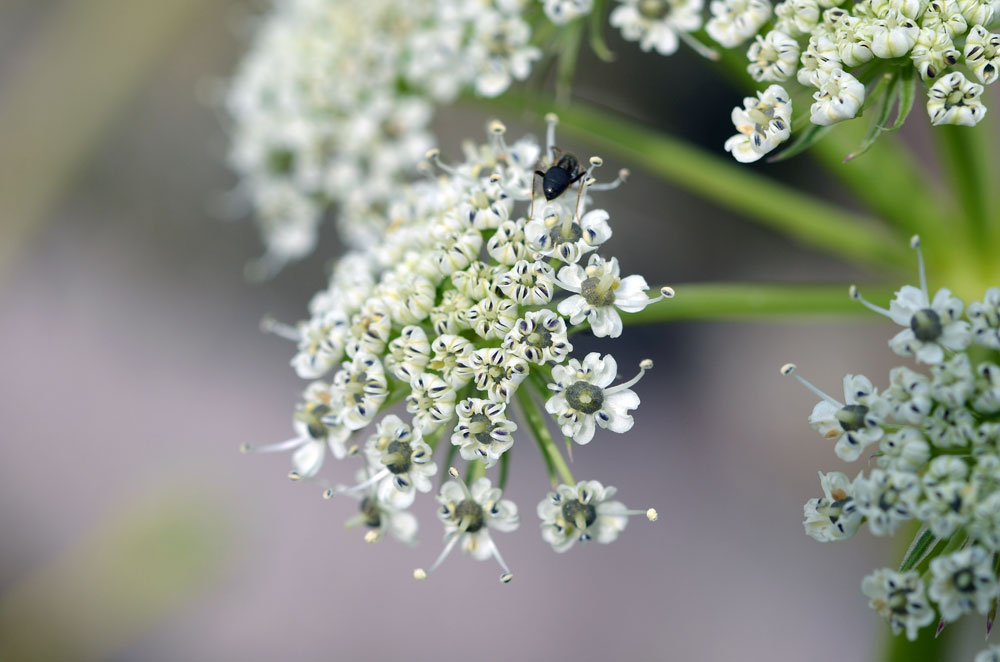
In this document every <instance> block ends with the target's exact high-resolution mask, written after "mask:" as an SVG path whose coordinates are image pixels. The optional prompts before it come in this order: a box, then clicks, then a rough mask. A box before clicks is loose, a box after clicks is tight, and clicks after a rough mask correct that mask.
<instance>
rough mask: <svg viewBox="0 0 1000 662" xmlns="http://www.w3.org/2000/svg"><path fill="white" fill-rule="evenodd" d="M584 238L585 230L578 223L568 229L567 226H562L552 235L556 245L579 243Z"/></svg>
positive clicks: (571, 224)
mask: <svg viewBox="0 0 1000 662" xmlns="http://www.w3.org/2000/svg"><path fill="white" fill-rule="evenodd" d="M582 236H583V228H581V227H580V226H579V225H577V224H576V223H570V224H569V227H568V228H567V227H566V225H565V224H560V225H559V227H558V229H557V230H556V231H555V232H553V233H552V240H553V241H554V242H555V243H556V244H565V243H572V242H576V241H579V240H580V237H582Z"/></svg>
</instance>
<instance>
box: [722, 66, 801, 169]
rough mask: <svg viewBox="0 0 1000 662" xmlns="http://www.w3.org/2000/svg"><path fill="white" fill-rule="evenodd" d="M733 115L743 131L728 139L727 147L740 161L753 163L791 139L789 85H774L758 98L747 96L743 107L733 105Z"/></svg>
mask: <svg viewBox="0 0 1000 662" xmlns="http://www.w3.org/2000/svg"><path fill="white" fill-rule="evenodd" d="M732 117H733V124H734V125H735V126H736V130H737V131H739V133H738V134H737V135H735V136H733V137H732V138H730V139H729V140H727V141H726V144H725V148H726V151H727V152H732V154H733V158H735V159H736V160H737V161H739V162H740V163H751V162H753V161H756V160H757V159H759V158H760V157H762V156H764V155H765V154H767V153H768V152H770V151H771V150H773V149H774V148H775V147H777V146H778V145H779V144H780V143H782V142H784V141H786V140H788V137H789V136H790V135H791V131H792V129H791V126H792V100H791V98H790V97H789V96H788V93H787V92H786V91H785V88H783V87H781V86H780V85H772V86H770V87H769V88H767V89H766V90H764V91H763V92H758V93H757V97H756V98H754V97H746V98H745V99H744V100H743V108H739V107H736V108H733V114H732Z"/></svg>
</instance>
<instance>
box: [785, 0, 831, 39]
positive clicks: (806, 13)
mask: <svg viewBox="0 0 1000 662" xmlns="http://www.w3.org/2000/svg"><path fill="white" fill-rule="evenodd" d="M774 15H775V17H776V18H775V22H774V29H775V30H779V31H781V32H784V33H785V34H787V35H791V36H792V37H801V36H803V35H807V34H811V33H812V31H813V28H815V27H816V26H817V25H818V24H819V19H820V11H819V3H817V2H816V0H785V1H784V2H781V3H779V4H777V5H775V6H774Z"/></svg>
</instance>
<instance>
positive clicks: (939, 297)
mask: <svg viewBox="0 0 1000 662" xmlns="http://www.w3.org/2000/svg"><path fill="white" fill-rule="evenodd" d="M938 82H939V83H940V82H942V81H938ZM936 85H937V83H935V86H936ZM962 308H963V304H962V300H961V299H959V298H958V297H953V296H952V295H951V291H950V290H947V289H941V290H938V292H937V294H935V295H934V300H933V301H928V298H927V295H926V293H924V292H923V291H921V290H919V289H917V288H916V287H913V286H911V285H904V286H903V287H902V288H901V289H900V290H899V292H897V293H896V297H895V298H894V299H893V300H892V302H891V303H890V304H889V314H890V316H891V318H892V320H893V321H894V322H895V323H896V324H899V325H901V326H906V327H909V328H907V329H904V330H903V331H900V332H899V333H898V334H896V335H895V336H894V337H893V338H892V340H890V341H889V347H890V348H891V349H892V350H893V351H894V352H896V353H897V354H899V355H901V356H915V357H916V359H917V361H918V362H921V363H929V364H934V363H940V362H941V361H943V360H944V356H945V354H944V351H945V350H946V349H948V350H952V351H957V350H962V349H965V348H966V347H968V346H969V344H970V343H971V342H972V333H971V330H970V327H969V323H968V322H966V321H964V320H960V319H959V318H960V317H961V315H962Z"/></svg>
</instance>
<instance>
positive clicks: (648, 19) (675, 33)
mask: <svg viewBox="0 0 1000 662" xmlns="http://www.w3.org/2000/svg"><path fill="white" fill-rule="evenodd" d="M618 1H619V2H620V3H621V4H620V5H618V6H617V7H615V8H614V10H613V11H612V12H611V16H610V18H609V21H610V23H611V25H612V26H613V27H616V28H618V29H619V30H621V32H622V37H624V38H625V40H626V41H638V42H639V48H641V49H642V50H644V51H649V50H654V49H655V50H656V52H657V53H660V54H661V55H671V54H673V53H674V52H676V51H677V46H678V45H679V43H680V42H679V39H685V38H686V36H687V34H688V33H691V32H694V31H696V30H697V29H698V28H700V27H701V22H702V19H701V9H702V0H618ZM685 40H687V39H685Z"/></svg>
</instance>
